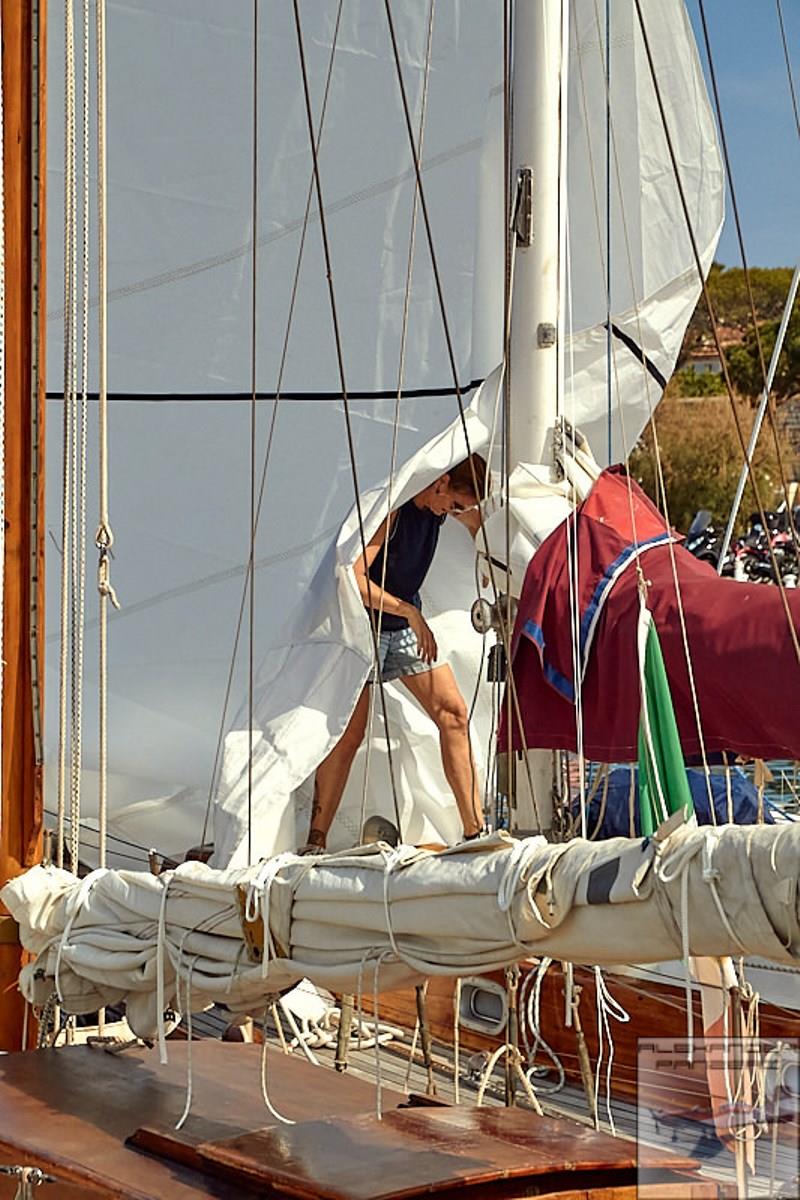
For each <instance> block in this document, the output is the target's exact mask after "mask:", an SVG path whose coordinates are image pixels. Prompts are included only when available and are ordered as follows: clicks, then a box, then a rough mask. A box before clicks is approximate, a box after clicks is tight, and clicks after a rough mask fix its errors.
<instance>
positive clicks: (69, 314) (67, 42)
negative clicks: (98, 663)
mask: <svg viewBox="0 0 800 1200" xmlns="http://www.w3.org/2000/svg"><path fill="white" fill-rule="evenodd" d="M64 59H65V62H64V379H63V383H64V401H63V402H64V410H63V432H62V455H63V463H62V468H63V474H62V507H61V547H62V558H61V613H60V618H61V642H60V655H59V721H58V733H59V736H58V816H57V825H56V839H57V846H56V861H57V864H58V866H59V867H62V866H63V865H64V820H65V813H66V807H67V753H68V749H69V739H70V730H69V726H68V715H67V708H68V703H67V699H68V693H69V683H68V672H69V644H70V634H69V610H70V578H71V575H70V564H71V561H72V467H71V463H72V447H73V410H74V406H75V383H74V361H75V354H74V345H73V333H74V328H75V320H76V317H75V264H74V246H75V239H76V204H77V200H76V195H75V20H74V6H73V0H66V2H65V4H64Z"/></svg>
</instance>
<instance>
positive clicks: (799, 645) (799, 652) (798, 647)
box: [635, 0, 800, 807]
mask: <svg viewBox="0 0 800 1200" xmlns="http://www.w3.org/2000/svg"><path fill="white" fill-rule="evenodd" d="M635 4H636V12H637V16H638V21H639V27H640V29H641V33H642V40H643V43H644V48H645V53H646V55H647V61H648V66H649V69H650V75H651V78H652V81H653V89H654V92H655V96H656V100H657V103H658V108H659V112H660V114H661V121H662V125H663V129H664V136H665V138H666V142H667V148H668V150H669V155H670V160H671V162H672V168H673V173H674V175H675V182H676V185H677V188H678V195H679V197H680V202H681V209H682V211H683V215H684V220H685V223H686V229H687V232H688V234H689V239H690V241H691V245H692V252H693V254H694V258H695V265H696V267H697V273H698V277H699V279H700V283H701V287H702V289H703V298H704V300H705V303H706V308H707V310H708V315H709V320H710V322H711V331H712V334H713V336H714V345H715V348H716V351H717V354H718V356H719V360H720V364H721V366H722V375H723V378H724V380H725V387H726V390H727V393H728V398H729V399H730V401H731V412H732V415H733V418H734V425H735V427H736V433H737V437H738V438H739V444H740V447H741V451H742V454H743V456H744V458H745V461H746V462H747V470H748V475H749V477H750V484H751V486H752V488H753V495H754V496H755V500H756V506H757V508H758V512H759V515H760V517H761V522H762V524H763V526H764V528H765V529H766V528H767V520H766V516H765V514H764V505H763V502H762V500H761V492H760V490H759V487H758V482H757V480H756V477H755V472H754V471H753V466H752V463H751V462H750V460H749V456H748V455H747V450H746V445H745V440H744V434H743V432H742V427H741V422H740V420H739V414H738V412H737V411H736V405H735V402H734V394H733V384H732V383H731V378H730V373H729V371H728V362H727V358H726V357H725V352H724V350H723V348H722V344H721V343H720V340H719V330H718V327H717V322H716V317H715V314H714V307H713V304H712V303H711V297H710V295H709V291H708V287H707V284H706V281H705V278H704V276H703V270H702V263H701V260H700V252H699V249H698V246H697V239H696V237H695V234H694V228H693V226H692V221H691V215H690V213H689V207H688V203H687V200H686V193H685V191H684V188H683V183H682V180H681V176H680V172H679V170H678V162H677V158H676V155H675V149H674V146H673V143H672V137H671V135H670V131H669V126H668V124H667V119H666V113H665V111H664V104H663V100H662V96H661V89H660V87H659V84H658V80H657V78H656V73H655V66H654V63H653V56H652V51H651V48H650V42H649V39H648V36H647V30H646V28H645V23H644V17H643V14H642V7H641V0H635ZM769 553H770V562H771V564H772V569H773V572H774V574H775V583H776V586H777V588H778V591H779V593H780V597H781V603H782V605H783V609H784V613H785V615H786V622H787V625H788V628H789V636H790V637H791V640H792V645H793V647H794V651H795V658H796V659H797V662H798V665H800V641H798V635H797V630H796V629H795V627H794V621H793V620H792V614H791V610H790V608H789V602H788V599H787V596H786V589H785V587H784V585H783V580H782V578H781V573H780V571H779V569H778V564H777V561H776V559H775V551H774V548H773V547H772V545H771V544H770V545H769ZM712 807H713V806H712Z"/></svg>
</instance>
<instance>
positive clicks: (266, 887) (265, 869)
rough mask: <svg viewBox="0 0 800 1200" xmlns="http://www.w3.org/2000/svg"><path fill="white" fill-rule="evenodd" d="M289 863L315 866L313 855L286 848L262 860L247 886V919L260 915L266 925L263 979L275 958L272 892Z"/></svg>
mask: <svg viewBox="0 0 800 1200" xmlns="http://www.w3.org/2000/svg"><path fill="white" fill-rule="evenodd" d="M289 863H302V864H303V865H304V866H305V867H306V868H307V869H308V870H310V869H311V867H313V866H315V863H314V858H313V856H308V857H305V858H301V857H300V856H299V855H297V854H293V853H292V852H291V851H289V850H284V852H283V853H282V854H276V855H275V857H274V858H268V859H266V861H265V862H262V863H261V865H260V866H259V868H258V870H257V871H256V874H255V876H254V878H253V879H252V880H251V881H250V883H249V884H248V886H247V898H246V900H245V906H244V915H245V920H247V921H255V919H256V918H257V917H258V916H259V915H260V916H261V921H262V924H263V926H264V949H263V952H262V954H261V977H262V978H263V979H266V977H267V971H268V970H269V964H270V962H271V961H272V959H273V958H275V942H274V940H273V937H272V932H271V930H270V927H269V905H270V893H271V891H272V885H273V883H274V882H275V879H276V878H277V876H278V873H279V872H280V871H281V870H283V868H284V867H285V866H287V865H288V864H289ZM303 874H305V872H301V874H300V876H299V878H302V877H303Z"/></svg>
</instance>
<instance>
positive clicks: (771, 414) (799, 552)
mask: <svg viewBox="0 0 800 1200" xmlns="http://www.w3.org/2000/svg"><path fill="white" fill-rule="evenodd" d="M699 3H700V20H701V23H702V26H703V41H704V44H705V51H706V58H707V59H708V73H709V77H710V79H711V87H712V90H713V93H714V107H715V110H716V117H717V125H718V126H719V135H720V142H721V144H722V153H723V158H724V161H725V177H726V179H727V181H728V191H729V192H730V197H731V208H732V210H733V217H734V222H735V225H736V238H737V241H738V243H739V253H740V255H741V259H742V270H743V272H744V281H745V286H746V288H747V299H748V304H749V307H750V318H751V320H752V323H753V333H754V335H755V340H756V350H757V352H758V362H759V367H760V370H761V378H762V381H763V390H764V400H765V402H766V411H767V417H768V419H769V425H770V429H771V430H772V438H773V442H774V446H775V457H776V460H777V464H778V474H779V475H780V481H781V492H782V494H783V499H784V501H785V503H786V511H787V513H788V514H789V515H790V517H791V510H792V506H791V504H790V503H789V485H788V482H787V479H786V471H785V469H784V464H783V452H782V451H781V444H780V437H779V433H778V422H777V418H776V415H775V403H774V400H772V398H771V396H770V372H769V371H768V370H767V364H766V360H765V358H764V347H763V344H762V342H761V330H760V328H759V323H758V317H757V315H756V304H755V299H754V297H753V288H752V283H751V280H750V268H749V266H748V263H747V255H746V254H745V249H744V236H743V234H742V223H741V220H740V217H739V204H738V201H737V199H736V188H735V187H734V182H733V171H732V169H731V163H730V157H729V155H728V139H727V137H726V136H725V122H724V121H723V119H722V105H721V103H720V98H719V91H718V88H717V74H716V71H715V69H714V58H713V55H712V53H711V41H710V39H709V36H708V25H707V24H706V12H705V4H704V0H699ZM778 5H779V7H780V0H778ZM790 79H791V75H790ZM788 315H789V314H788V313H787V321H788ZM777 345H778V343H777V342H776V349H777ZM752 448H753V450H755V446H753V447H752ZM749 456H750V455H749V450H748V454H747V457H748V458H749ZM737 495H738V492H737ZM765 528H766V526H765ZM788 530H789V532H790V534H791V537H792V544H793V546H794V552H795V555H796V556H797V557H798V559H800V539H798V534H797V529H796V528H795V523H794V521H793V520H791V519H790V520H789V522H788ZM729 533H730V531H729V530H726V531H725V535H726V544H725V545H723V547H722V550H721V552H720V557H719V564H718V570H719V571H720V573H721V572H722V564H723V557H724V553H725V551H726V550H727V541H728V539H729Z"/></svg>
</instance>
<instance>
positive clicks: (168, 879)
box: [156, 871, 175, 1065]
mask: <svg viewBox="0 0 800 1200" xmlns="http://www.w3.org/2000/svg"><path fill="white" fill-rule="evenodd" d="M174 878H175V874H174V872H173V871H168V872H166V873H165V874H164V875H159V876H158V881H159V883H163V887H164V890H163V892H162V893H161V903H160V904H159V906H158V933H157V935H156V1021H157V1029H158V1058H159V1062H160V1063H161V1064H162V1065H163V1064H164V1063H166V1062H167V1032H166V1029H165V1026H164V992H165V988H164V973H165V966H166V964H165V962H164V957H165V955H166V953H167V896H168V895H169V888H170V884H171V883H172V881H173V879H174Z"/></svg>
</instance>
